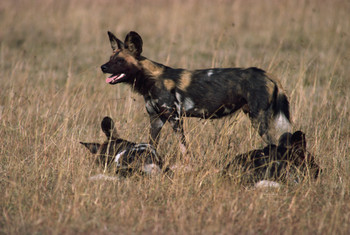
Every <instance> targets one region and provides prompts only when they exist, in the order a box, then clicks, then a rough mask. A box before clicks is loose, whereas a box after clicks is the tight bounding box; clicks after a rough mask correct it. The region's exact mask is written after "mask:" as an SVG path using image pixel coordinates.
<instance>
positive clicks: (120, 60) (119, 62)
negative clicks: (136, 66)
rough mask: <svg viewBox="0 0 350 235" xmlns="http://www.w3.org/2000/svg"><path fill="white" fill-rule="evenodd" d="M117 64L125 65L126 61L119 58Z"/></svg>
mask: <svg viewBox="0 0 350 235" xmlns="http://www.w3.org/2000/svg"><path fill="white" fill-rule="evenodd" d="M116 62H117V63H118V64H124V63H125V62H126V61H125V60H124V59H123V58H117V60H116Z"/></svg>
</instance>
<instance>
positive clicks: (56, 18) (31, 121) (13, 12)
mask: <svg viewBox="0 0 350 235" xmlns="http://www.w3.org/2000/svg"><path fill="white" fill-rule="evenodd" d="M349 12H350V2H349V1H345V0H324V1H316V0H310V1H303V0H296V1H292V0H290V1H278V0H273V1H267V0H262V1H253V0H248V1H244V0H237V1H209V0H208V1H194V0H189V1H160V0H159V1H151V0H148V1H137V0H134V1H112V0H100V1H93V0H90V1H78V0H73V1H68V0H63V1H54V0H48V1H46V0H36V1H34V0H32V1H29V0H28V1H25V0H16V1H10V0H7V1H6V0H5V1H0V157H1V158H0V161H1V165H0V166H1V167H0V234H242V233H243V234H256V233H257V234H271V233H276V234H349V232H350V147H349V145H350V118H349V116H350V98H349V97H350V77H349V74H350V54H349V49H350V15H349ZM107 30H110V31H112V32H114V33H115V34H116V35H117V36H118V37H120V38H121V39H124V37H125V35H126V34H127V33H128V32H129V31H130V30H134V31H137V32H138V33H139V34H140V35H141V36H142V37H143V40H144V48H143V49H144V50H143V54H144V55H145V56H146V57H148V58H150V59H152V60H155V61H157V62H160V63H164V64H166V65H169V66H172V67H184V68H189V69H199V68H209V67H250V66H256V67H260V68H262V69H265V70H268V71H269V72H272V73H274V74H275V75H276V76H278V77H279V78H280V79H281V82H282V85H283V86H284V88H285V90H286V92H287V94H288V95H289V98H290V103H291V115H292V120H293V128H294V130H299V129H300V130H302V131H304V132H305V133H306V136H307V140H308V150H309V151H310V152H312V153H313V154H315V155H316V161H317V163H318V164H319V165H320V167H321V168H322V170H323V171H322V174H321V176H320V178H319V179H318V180H317V181H316V182H314V181H305V182H303V183H301V184H298V185H294V186H293V185H285V186H283V187H281V188H280V189H263V190H261V189H254V188H252V187H246V186H244V185H241V184H240V183H239V179H238V178H233V179H231V180H227V179H223V178H222V177H220V175H219V174H217V173H216V172H217V169H218V167H219V166H220V164H219V163H220V161H222V159H223V158H224V157H225V156H229V157H230V156H231V157H233V156H235V155H236V154H238V153H242V152H246V151H249V150H252V149H254V148H259V147H262V146H263V145H264V143H263V142H262V140H261V138H260V137H259V136H258V134H257V133H256V131H255V130H254V129H252V128H251V125H250V121H249V119H248V118H247V117H246V116H244V115H243V114H242V113H239V114H237V115H235V116H232V117H228V118H224V119H221V120H215V121H206V120H198V119H186V120H185V133H186V137H187V140H188V142H189V145H190V151H191V152H192V154H193V156H194V158H193V159H192V164H193V165H194V166H195V168H194V171H192V172H189V173H183V172H181V171H179V172H178V173H175V174H174V176H172V177H169V176H167V175H159V176H155V177H141V176H138V175H135V176H133V177H130V178H125V179H119V180H115V181H89V177H90V176H93V175H96V174H100V173H103V169H102V168H99V167H97V166H96V165H95V164H94V163H93V157H92V155H90V153H89V152H88V151H87V150H86V149H85V148H84V147H83V146H82V145H80V144H79V141H96V140H97V141H103V140H104V138H105V137H104V135H103V133H102V131H101V130H100V122H101V120H102V118H103V117H104V116H106V115H108V116H111V117H112V118H113V119H114V120H115V121H116V124H117V127H118V130H119V134H120V135H121V137H123V138H125V139H128V140H130V141H135V142H147V141H148V131H149V119H148V114H147V113H146V110H145V107H144V100H143V98H142V97H141V96H139V95H138V94H136V93H133V92H132V91H131V89H130V87H128V86H126V85H120V84H119V85H115V86H111V85H108V84H106V83H105V76H106V75H104V74H102V72H101V70H100V66H101V64H103V63H105V62H106V61H107V60H108V59H109V55H110V54H111V48H110V44H109V40H108V37H107ZM158 151H159V153H160V154H162V155H163V156H164V159H165V160H166V161H167V162H172V161H176V159H177V158H178V157H179V154H178V152H179V148H178V141H177V138H176V135H175V134H174V133H173V132H172V130H171V127H170V125H169V124H166V125H165V127H164V128H163V131H162V137H161V141H160V145H159V146H158ZM105 174H107V175H109V176H113V171H110V172H105Z"/></svg>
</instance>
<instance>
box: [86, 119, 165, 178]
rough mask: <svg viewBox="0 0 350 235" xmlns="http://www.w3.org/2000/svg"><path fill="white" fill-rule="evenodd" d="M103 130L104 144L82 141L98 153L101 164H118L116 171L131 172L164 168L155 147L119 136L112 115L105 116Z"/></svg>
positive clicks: (97, 159) (153, 171)
mask: <svg viewBox="0 0 350 235" xmlns="http://www.w3.org/2000/svg"><path fill="white" fill-rule="evenodd" d="M101 128H102V131H103V132H104V133H105V135H106V137H107V140H106V141H105V142H104V143H103V144H99V143H85V142H80V143H81V144H82V145H84V146H85V147H86V148H88V149H89V150H90V152H91V153H93V154H95V155H97V158H96V162H97V163H98V164H101V165H103V166H104V165H106V166H110V165H112V163H115V165H116V169H117V170H116V173H121V174H124V175H125V174H128V173H131V172H144V173H149V174H151V173H157V172H159V171H160V169H161V168H162V161H161V159H160V158H159V156H158V154H157V152H156V150H155V148H154V147H153V146H152V145H150V144H145V143H141V144H135V143H133V142H129V141H127V140H124V139H121V138H119V136H118V133H117V130H116V128H115V126H114V122H113V120H112V119H111V118H110V117H105V118H103V120H102V122H101Z"/></svg>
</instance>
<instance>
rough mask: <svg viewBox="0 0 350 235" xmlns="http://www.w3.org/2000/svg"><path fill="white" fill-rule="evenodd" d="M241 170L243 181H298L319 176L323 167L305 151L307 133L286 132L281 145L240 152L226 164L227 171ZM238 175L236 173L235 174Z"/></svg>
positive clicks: (226, 172)
mask: <svg viewBox="0 0 350 235" xmlns="http://www.w3.org/2000/svg"><path fill="white" fill-rule="evenodd" d="M237 170H238V171H239V170H240V172H241V173H242V180H243V182H249V183H256V182H259V181H265V182H266V180H269V181H270V182H271V180H272V181H280V182H291V183H298V182H300V181H301V180H302V179H303V178H305V177H309V178H317V177H318V175H319V173H320V168H319V166H318V165H317V164H316V162H315V158H314V156H312V155H311V154H310V153H309V152H308V151H307V150H306V140H305V134H304V133H303V132H301V131H296V132H294V133H293V134H291V133H289V132H286V133H284V134H283V135H282V136H281V137H280V139H279V143H278V146H276V145H268V146H266V147H265V148H263V149H256V150H253V151H250V152H248V153H244V154H240V155H237V156H236V157H235V158H234V159H233V160H232V161H231V162H229V163H228V164H227V165H226V166H225V167H224V170H223V172H224V174H228V175H229V174H230V173H231V172H232V173H234V172H236V173H237ZM234 174H235V173H234Z"/></svg>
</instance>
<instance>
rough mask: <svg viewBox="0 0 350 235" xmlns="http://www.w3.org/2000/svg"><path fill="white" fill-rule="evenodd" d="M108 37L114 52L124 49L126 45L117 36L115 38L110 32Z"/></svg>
mask: <svg viewBox="0 0 350 235" xmlns="http://www.w3.org/2000/svg"><path fill="white" fill-rule="evenodd" d="M108 37H109V41H110V42H111V47H112V49H113V51H115V50H117V49H122V48H124V43H123V42H122V41H120V40H119V39H118V38H117V37H116V36H114V34H113V33H111V32H109V31H108Z"/></svg>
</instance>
